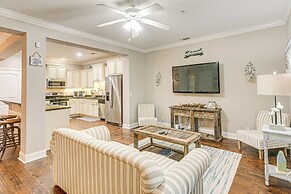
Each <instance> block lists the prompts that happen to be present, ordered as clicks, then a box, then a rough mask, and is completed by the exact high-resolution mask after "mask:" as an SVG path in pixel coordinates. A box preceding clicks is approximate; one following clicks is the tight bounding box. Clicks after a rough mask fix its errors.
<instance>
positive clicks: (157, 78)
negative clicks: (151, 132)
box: [156, 72, 162, 86]
mask: <svg viewBox="0 0 291 194" xmlns="http://www.w3.org/2000/svg"><path fill="white" fill-rule="evenodd" d="M161 80H162V75H161V73H160V72H158V73H157V75H156V85H157V86H159V85H160V81H161Z"/></svg>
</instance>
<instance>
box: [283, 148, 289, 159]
mask: <svg viewBox="0 0 291 194" xmlns="http://www.w3.org/2000/svg"><path fill="white" fill-rule="evenodd" d="M283 152H284V155H285V157H286V158H288V154H287V148H283Z"/></svg>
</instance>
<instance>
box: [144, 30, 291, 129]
mask: <svg viewBox="0 0 291 194" xmlns="http://www.w3.org/2000/svg"><path fill="white" fill-rule="evenodd" d="M286 41H287V33H286V27H285V26H282V27H276V28H272V29H268V30H262V31H257V32H251V33H246V34H242V35H236V36H231V37H227V38H222V39H217V40H212V41H207V42H202V43H197V44H193V45H189V46H183V47H179V48H173V49H168V50H163V51H159V52H153V53H149V54H147V55H146V58H145V61H146V63H145V65H146V67H147V70H146V77H147V86H146V89H147V99H146V102H153V103H154V104H155V105H156V107H157V116H158V119H159V121H161V122H167V123H169V122H170V110H169V106H170V105H174V104H179V103H198V102H199V103H205V104H206V103H207V102H208V101H210V100H215V101H216V102H217V103H218V104H219V105H220V106H221V107H222V109H223V113H222V125H223V126H222V128H223V131H226V132H231V133H234V132H235V131H236V130H238V129H244V128H245V127H251V128H254V127H255V119H256V114H257V112H258V111H259V110H262V109H269V108H271V107H272V106H273V100H274V99H273V97H271V96H258V95H257V93H256V84H255V83H249V82H248V81H247V79H246V77H245V75H244V69H245V66H246V65H247V64H248V62H252V63H253V64H254V65H255V66H256V71H257V74H267V73H272V72H273V71H277V72H284V71H285V69H284V50H285V45H286ZM199 48H203V50H204V56H196V57H190V58H188V59H184V52H185V50H187V49H191V50H193V49H199ZM212 61H219V62H220V76H221V78H220V81H221V94H219V95H215V94H212V95H211V94H210V95H207V94H205V95H197V94H174V93H173V92H172V82H171V73H172V72H171V67H172V66H176V65H185V64H195V63H202V62H212ZM158 72H161V74H162V77H163V78H162V81H161V83H160V86H156V85H155V76H156V74H157V73H158ZM279 101H281V102H282V104H283V105H284V106H285V107H286V108H285V109H284V112H289V100H288V98H286V97H279Z"/></svg>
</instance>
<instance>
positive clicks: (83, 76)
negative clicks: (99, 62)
mask: <svg viewBox="0 0 291 194" xmlns="http://www.w3.org/2000/svg"><path fill="white" fill-rule="evenodd" d="M86 87H87V70H81V88H86Z"/></svg>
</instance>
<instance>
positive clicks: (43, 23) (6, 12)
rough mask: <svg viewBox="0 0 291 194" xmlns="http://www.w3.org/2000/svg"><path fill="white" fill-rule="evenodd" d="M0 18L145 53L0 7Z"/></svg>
mask: <svg viewBox="0 0 291 194" xmlns="http://www.w3.org/2000/svg"><path fill="white" fill-rule="evenodd" d="M0 16H3V17H7V18H10V19H14V20H18V21H21V22H24V23H28V24H33V25H36V26H40V27H43V28H48V29H52V30H56V31H59V32H64V33H67V34H70V35H74V36H78V37H82V38H87V39H90V40H94V41H98V42H102V43H105V44H110V45H113V46H117V47H121V48H125V49H129V50H133V51H138V52H142V53H144V51H145V50H144V49H141V48H138V47H134V46H130V45H127V44H123V43H120V42H117V41H113V40H110V39H107V38H103V37H100V36H96V35H93V34H90V33H86V32H82V31H79V30H75V29H73V28H69V27H66V26H62V25H59V24H55V23H52V22H48V21H45V20H41V19H38V18H35V17H31V16H28V15H24V14H21V13H18V12H14V11H11V10H8V9H4V8H1V7H0Z"/></svg>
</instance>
